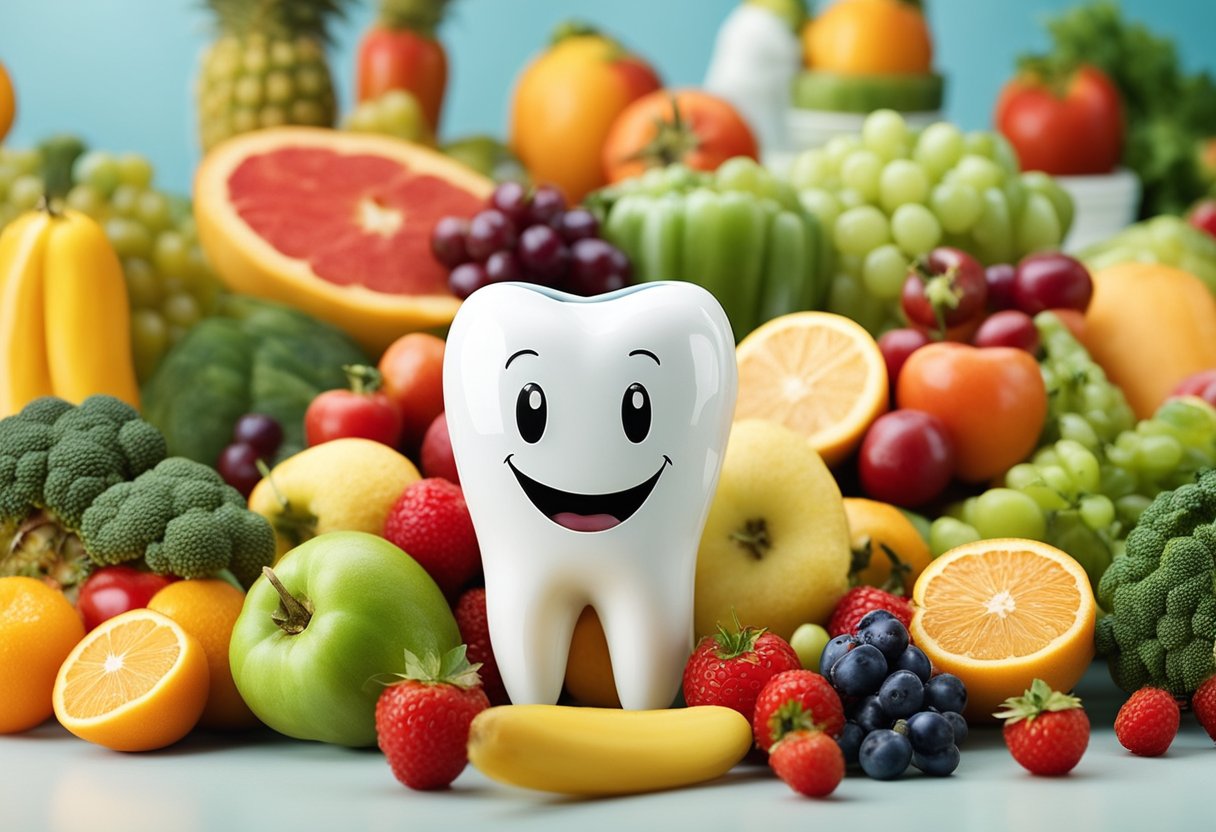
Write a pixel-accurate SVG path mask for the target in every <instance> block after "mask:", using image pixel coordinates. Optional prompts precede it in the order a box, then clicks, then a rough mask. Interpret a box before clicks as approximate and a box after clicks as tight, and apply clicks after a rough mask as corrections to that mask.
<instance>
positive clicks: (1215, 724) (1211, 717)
mask: <svg viewBox="0 0 1216 832" xmlns="http://www.w3.org/2000/svg"><path fill="white" fill-rule="evenodd" d="M1191 710H1193V711H1194V712H1195V718H1196V719H1198V720H1199V724H1200V725H1202V726H1203V730H1205V731H1207V732H1208V736H1209V737H1211V738H1212V739H1213V740H1216V676H1209V677H1208V678H1207V679H1205V680H1204V682H1203V684H1201V685H1200V686H1199V687H1198V688H1197V689H1196V690H1195V695H1194V696H1192V697H1191Z"/></svg>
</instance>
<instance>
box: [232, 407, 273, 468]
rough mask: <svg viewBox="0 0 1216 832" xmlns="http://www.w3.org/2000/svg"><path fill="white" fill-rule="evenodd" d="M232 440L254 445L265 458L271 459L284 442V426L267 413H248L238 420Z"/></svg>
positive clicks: (237, 442)
mask: <svg viewBox="0 0 1216 832" xmlns="http://www.w3.org/2000/svg"><path fill="white" fill-rule="evenodd" d="M232 441H233V443H234V444H241V443H244V444H246V445H252V446H253V449H254V450H255V451H257V452H258V453H259V454H260V455H261V457H262V458H263V459H270V458H271V457H273V456H274V455H275V452H276V451H278V450H279V445H281V444H283V427H282V426H281V425H280V424H279V423H278V422H277V421H275V419H274V417H272V416H267V415H266V414H265V413H246V414H245V415H244V416H242V417H241V418H239V419H237V420H236V424H235V425H234V426H233V428H232Z"/></svg>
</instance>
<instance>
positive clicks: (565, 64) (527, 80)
mask: <svg viewBox="0 0 1216 832" xmlns="http://www.w3.org/2000/svg"><path fill="white" fill-rule="evenodd" d="M660 86H662V84H661V83H660V82H659V77H658V76H657V75H656V74H655V71H654V70H653V69H651V67H650V66H649V65H648V64H647V63H646V62H645V61H643V60H642V59H640V58H638V57H636V56H634V55H631V54H629V53H628V52H627V51H626V50H625V49H624V48H622V47H621V45H620V44H618V43H616V42H615V41H613V40H611V39H610V38H607V37H604V36H603V35H599V34H595V33H587V32H584V31H576V32H575V33H573V34H569V35H566V36H565V37H562V38H561V39H560V40H558V41H557V42H556V43H555V44H553V46H551V47H550V48H549V49H548V51H546V52H545V53H544V54H542V55H541V56H540V57H538V58H537V59H536V60H534V61H533V62H532V63H531V64H529V65H528V66H527V67H526V68H525V69H524V71H523V73H522V74H521V75H520V77H519V79H518V81H517V82H516V85H515V92H514V94H513V95H512V98H511V123H510V133H509V136H510V141H509V144H510V146H511V150H512V151H514V153H515V155H516V156H518V157H519V159H520V161H522V162H523V164H524V167H525V168H527V169H528V172H529V173H530V174H531V176H532V179H533V181H535V182H537V183H542V184H552V185H556V186H557V187H559V188H561V190H562V191H563V192H564V193H565V195H566V201H567V202H569V203H570V204H574V203H576V202H578V201H580V200H581V199H582V198H583V197H584V196H585V195H586V194H587V193H588V192H590V191H592V190H594V189H595V188H598V187H600V186H601V185H604V184H605V183H606V182H607V180H606V179H605V178H604V167H603V162H602V157H603V147H604V140H605V139H606V138H607V137H608V131H609V130H610V129H611V128H612V123H613V122H614V121H615V120H616V117H617V116H618V115H620V113H621V111H622V110H624V109H625V108H626V107H627V106H628V105H629V103H630V102H631V101H633V100H634V99H636V98H640V97H641V96H643V95H645V94H646V93H649V92H652V91H654V90H657V89H658V88H659V87H660Z"/></svg>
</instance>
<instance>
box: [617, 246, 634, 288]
mask: <svg viewBox="0 0 1216 832" xmlns="http://www.w3.org/2000/svg"><path fill="white" fill-rule="evenodd" d="M612 263H613V265H614V266H616V269H615V271H616V273H617V274H618V275H620V277H621V281H622V285H624V284H627V283H629V280H630V279H631V278H632V277H633V264H632V263H630V262H629V255H627V254H626V253H625V252H623V251H621V250H620V249H619V248H613V249H612Z"/></svg>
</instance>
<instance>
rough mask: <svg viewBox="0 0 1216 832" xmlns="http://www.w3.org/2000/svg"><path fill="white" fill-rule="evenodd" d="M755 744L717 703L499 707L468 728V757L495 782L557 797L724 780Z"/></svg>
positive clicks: (748, 730)
mask: <svg viewBox="0 0 1216 832" xmlns="http://www.w3.org/2000/svg"><path fill="white" fill-rule="evenodd" d="M751 746H752V727H751V725H749V724H748V721H747V719H746V717H744V716H743V715H742V714H740V713H739V712H738V711H734V710H732V709H730V708H723V707H719V706H717V705H700V706H696V707H691V708H672V709H669V710H654V711H624V710H620V709H618V708H580V707H571V706H566V705H501V706H499V707H496V708H488V709H486V710H484V711H482V712H481V713H479V714H478V715H477V716H476V717H475V718H474V719H473V724H472V726H471V727H470V728H469V762H471V763H472V764H473V765H474V766H476V767H477V768H478V769H479V770H480V771H481V772H482V773H483V774H485V775H486V776H487V777H490V778H492V779H494V780H498V781H500V782H503V783H507V784H510V785H513V786H522V787H524V788H528V789H538V790H541V791H548V792H556V793H558V794H568V795H581V796H592V795H595V796H602V795H618V794H636V793H639V792H649V791H658V790H661V789H674V788H678V787H680V786H690V785H693V784H694V783H702V782H705V781H707V780H713V779H714V778H716V777H721V776H722V775H724V774H726V772H728V771H730V770H731V768H733V767H734V766H735V764H736V763H738V762H739V761H740V760H742V759H743V757H744V756H745V755H746V754H747V752H748V750H750V749H751Z"/></svg>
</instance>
